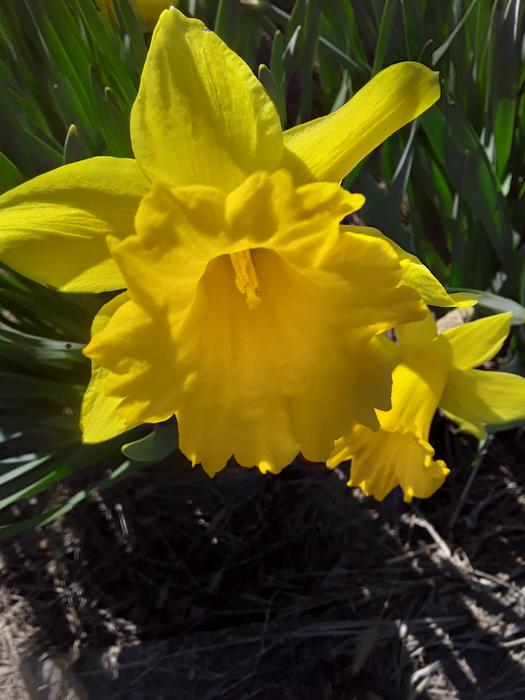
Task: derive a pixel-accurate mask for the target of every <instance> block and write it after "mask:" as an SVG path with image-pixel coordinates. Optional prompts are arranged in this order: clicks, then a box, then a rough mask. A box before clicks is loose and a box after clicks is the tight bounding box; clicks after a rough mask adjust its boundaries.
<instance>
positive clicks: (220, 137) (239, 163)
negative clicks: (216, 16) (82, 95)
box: [131, 8, 283, 191]
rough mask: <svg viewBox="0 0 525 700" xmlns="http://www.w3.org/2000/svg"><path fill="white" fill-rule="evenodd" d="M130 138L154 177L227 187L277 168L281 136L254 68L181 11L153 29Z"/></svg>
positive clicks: (176, 183) (166, 14) (172, 12)
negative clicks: (262, 171) (253, 71)
mask: <svg viewBox="0 0 525 700" xmlns="http://www.w3.org/2000/svg"><path fill="white" fill-rule="evenodd" d="M131 138H132V143H133V151H134V153H135V157H136V158H137V160H138V162H139V164H140V166H141V167H142V168H143V170H144V172H145V173H146V174H147V175H148V177H150V178H151V179H152V180H160V181H161V182H164V183H166V184H168V185H172V186H180V185H193V184H200V185H214V186H215V187H220V188H222V189H224V190H226V191H230V190H232V189H233V188H235V187H236V186H237V185H238V184H239V183H240V182H242V180H243V179H244V178H245V177H246V176H247V175H249V174H250V173H252V172H254V171H255V170H274V169H275V168H276V167H278V165H279V163H280V160H281V153H282V139H283V137H282V132H281V126H280V122H279V117H278V115H277V112H276V111H275V108H274V106H273V103H272V102H271V100H270V98H269V97H268V96H267V94H266V92H265V91H264V89H263V87H262V85H261V84H260V83H259V81H258V80H257V79H256V77H255V76H254V74H253V73H252V71H251V70H250V68H249V67H248V66H247V65H246V64H245V63H244V61H243V60H242V59H241V58H239V56H237V55H236V54H235V53H234V52H233V51H231V50H230V49H229V48H228V47H227V46H226V44H225V43H224V42H223V41H222V40H221V39H219V37H218V36H217V35H216V34H214V33H213V32H210V31H208V30H207V29H206V27H205V26H204V25H203V24H202V22H200V21H198V20H195V19H188V18H186V17H185V16H184V15H183V14H182V13H180V12H179V11H178V10H176V9H175V8H171V9H170V10H167V11H166V12H163V13H162V15H161V17H160V19H159V22H158V24H157V26H156V28H155V32H154V34H153V39H152V42H151V47H150V50H149V52H148V56H147V58H146V64H145V66H144V71H143V73H142V78H141V83H140V89H139V93H138V96H137V99H136V101H135V104H134V105H133V110H132V113H131Z"/></svg>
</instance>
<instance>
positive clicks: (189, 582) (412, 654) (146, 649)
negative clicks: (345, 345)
mask: <svg viewBox="0 0 525 700" xmlns="http://www.w3.org/2000/svg"><path fill="white" fill-rule="evenodd" d="M435 439H436V441H437V444H440V445H441V446H442V449H441V450H440V454H439V456H442V457H445V458H446V459H447V461H448V463H449V465H450V466H452V468H453V473H452V475H451V476H450V478H449V480H448V482H447V484H446V485H445V486H444V487H443V489H442V490H441V491H440V492H439V493H438V494H437V495H436V496H435V497H434V498H433V499H430V500H429V501H426V502H419V503H418V504H416V506H406V505H404V504H403V503H402V501H401V499H400V497H399V495H398V494H393V495H392V496H391V497H390V498H389V499H388V500H387V502H385V503H384V504H382V505H378V504H376V503H375V502H374V501H372V500H370V499H366V498H364V497H362V496H360V494H359V493H358V492H355V491H352V490H350V489H348V488H347V487H346V486H345V483H344V478H343V476H344V475H343V473H342V472H328V471H327V470H325V469H324V468H323V467H322V466H321V465H311V464H304V463H301V462H299V461H298V462H297V463H295V464H293V465H292V466H291V467H289V468H288V469H287V470H285V472H283V474H282V475H281V476H279V477H277V478H274V477H263V476H261V475H259V474H258V473H256V471H255V470H245V469H241V468H237V467H232V468H230V469H228V470H226V471H225V472H224V473H223V474H221V475H219V476H218V477H216V478H215V479H214V480H209V479H208V478H207V477H205V476H204V475H203V474H202V473H201V472H200V471H197V470H195V471H191V470H190V469H189V467H188V466H187V465H186V464H185V462H184V460H182V458H178V457H177V458H173V459H171V460H168V461H167V462H166V463H164V464H163V465H162V466H159V467H156V468H150V469H148V470H145V471H143V472H141V473H140V474H139V475H137V476H136V477H134V478H133V479H131V480H129V481H127V482H124V483H123V484H122V485H120V486H119V487H117V488H116V489H114V490H113V491H111V492H104V493H103V494H101V495H100V496H98V497H97V498H95V499H92V500H91V501H90V502H89V503H87V505H85V506H83V507H80V508H78V509H77V510H76V511H75V512H73V513H72V514H70V515H69V516H67V517H66V518H64V519H62V520H61V521H59V522H57V523H55V524H53V525H51V526H47V527H46V528H44V529H43V530H41V531H39V532H38V533H37V534H35V533H33V534H28V535H25V536H24V537H21V538H19V539H18V540H17V541H13V542H10V543H7V544H4V545H3V547H2V557H3V584H4V585H3V593H2V596H3V599H2V600H0V603H1V604H2V605H3V613H2V617H1V618H0V624H2V635H3V637H2V640H3V641H2V647H1V649H2V656H3V657H4V659H3V662H2V663H3V668H4V669H8V667H9V663H10V662H9V659H11V661H12V659H13V658H15V657H16V656H17V655H18V658H19V660H20V659H21V657H22V656H23V655H24V650H26V652H25V653H26V654H29V653H31V654H32V655H33V662H31V663H33V664H35V663H36V662H35V661H34V659H35V658H36V656H37V655H38V654H39V653H42V652H46V653H47V654H48V656H49V658H50V659H52V660H53V659H54V660H55V661H56V660H58V661H57V663H60V664H62V665H64V664H65V665H66V666H68V673H69V674H70V675H71V674H74V677H75V679H76V681H77V683H79V684H80V685H79V686H77V692H78V695H74V694H73V695H71V697H79V698H80V697H85V695H84V696H83V695H82V694H83V692H84V691H83V690H82V689H81V687H80V686H82V687H83V688H84V689H85V690H86V691H87V692H88V696H89V697H90V698H96V700H99V699H100V700H105V698H115V700H116V699H122V700H124V699H125V700H138V699H139V698H140V699H143V698H144V699H145V698H147V699H148V700H149V699H151V698H155V699H158V700H163V699H168V698H169V699H171V698H175V699H178V698H181V699H184V700H186V699H188V700H214V699H219V698H224V699H228V700H237V699H239V700H241V699H242V700H248V699H249V698H250V699H251V698H253V699H254V700H261V699H264V698H271V699H272V700H277V699H280V698H284V699H288V698H290V699H294V698H300V699H301V700H303V699H306V700H308V699H310V698H311V699H312V700H313V699H315V700H324V699H326V700H330V699H334V698H337V699H339V698H344V699H346V698H358V699H360V698H366V699H369V700H374V699H376V700H377V698H384V699H385V700H386V699H388V700H390V699H392V700H398V699H399V698H411V697H418V698H432V699H433V698H456V697H458V698H480V699H482V700H492V699H494V700H496V698H516V699H519V698H524V697H525V622H524V613H525V545H524V542H525V517H524V515H525V472H524V470H523V465H524V461H525V460H524V457H525V433H524V432H523V431H520V432H517V431H515V432H509V433H505V434H501V435H500V436H498V437H496V438H495V439H494V440H492V442H491V443H490V444H489V446H488V450H487V453H486V454H485V455H484V456H483V458H482V459H481V460H478V467H477V473H476V475H475V478H474V479H473V480H472V483H471V486H470V488H469V489H468V490H466V486H467V482H468V481H469V477H470V475H471V474H472V468H473V467H472V464H473V463H476V452H475V444H474V442H473V441H471V440H470V439H468V438H465V437H462V436H451V434H450V433H449V430H448V428H447V427H446V426H445V425H444V423H443V422H438V424H437V426H436V428H435ZM458 506H460V507H459V510H458ZM66 662H67V663H66ZM101 664H104V665H105V667H106V671H105V672H103V673H102V672H101V671H100V667H101ZM69 665H71V666H72V672H71V671H70V669H69ZM8 677H9V678H10V681H9V682H14V681H13V676H8V673H7V671H6V672H5V679H7V678H8ZM6 682H7V681H6ZM14 687H15V686H14V685H13V686H12V688H14ZM20 692H21V691H20ZM72 692H73V691H72ZM10 693H11V695H6V697H13V698H14V697H15V694H14V690H12V691H10ZM1 697H4V696H3V695H2V696H1ZM20 697H22V695H20ZM39 697H41V696H39ZM46 697H47V696H46ZM63 697H65V695H64V696H63Z"/></svg>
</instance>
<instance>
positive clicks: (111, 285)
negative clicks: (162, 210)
mask: <svg viewBox="0 0 525 700" xmlns="http://www.w3.org/2000/svg"><path fill="white" fill-rule="evenodd" d="M147 188H148V182H147V180H146V179H145V178H144V176H143V175H142V173H141V171H140V169H139V168H138V166H137V164H136V163H135V161H134V160H130V159H127V158H104V157H103V158H90V159H89V160H82V161H79V162H77V163H72V164H71V165H65V166H63V167H61V168H57V169H56V170H52V171H50V172H48V173H45V174H44V175H40V176H39V177H36V178H34V179H33V180H29V182H26V183H24V184H23V185H20V186H19V187H16V188H15V189H13V190H10V191H9V192H6V193H5V194H4V195H2V196H1V197H0V232H1V233H0V259H1V260H2V261H3V262H5V263H6V264H7V265H9V266H10V267H12V268H13V269H14V270H16V271H17V272H20V273H22V274H23V275H25V276H26V277H30V278H31V279H34V280H36V281H37V282H41V283H42V284H50V285H53V286H54V287H58V288H59V289H61V290H63V291H66V292H102V291H109V290H113V289H122V288H123V286H124V283H123V280H122V276H121V274H120V272H119V271H118V268H117V266H116V265H115V262H114V261H113V260H112V259H111V256H110V254H109V251H108V248H107V245H106V235H108V234H112V235H114V236H117V237H118V238H125V237H126V236H128V235H130V234H132V233H133V231H134V223H133V220H134V217H135V213H136V211H137V207H138V204H139V201H140V198H141V197H142V196H143V195H144V193H145V192H146V191H147Z"/></svg>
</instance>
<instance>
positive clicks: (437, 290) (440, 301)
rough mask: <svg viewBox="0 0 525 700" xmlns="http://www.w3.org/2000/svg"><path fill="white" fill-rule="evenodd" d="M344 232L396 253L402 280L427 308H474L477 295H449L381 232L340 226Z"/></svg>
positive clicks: (414, 259)
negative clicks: (384, 245)
mask: <svg viewBox="0 0 525 700" xmlns="http://www.w3.org/2000/svg"><path fill="white" fill-rule="evenodd" d="M342 228H343V229H344V230H345V231H353V232H354V233H364V234H366V235H367V236H376V237H377V238H380V239H382V240H384V241H387V242H388V243H389V245H391V246H392V248H393V249H394V250H395V251H396V253H397V255H398V257H399V261H400V263H401V267H402V268H403V280H404V283H405V284H406V285H407V287H412V289H415V290H416V291H417V293H418V294H419V295H420V296H421V298H422V299H423V301H424V302H425V304H428V305H429V306H445V307H448V306H459V307H463V306H466V307H470V306H474V305H475V304H476V303H477V301H478V299H479V295H477V294H474V293H472V294H469V293H467V292H457V293H455V294H449V293H448V292H447V290H446V289H445V287H443V285H442V284H441V282H440V281H439V280H438V279H437V278H436V277H434V275H433V274H432V272H430V270H429V269H428V267H426V266H425V265H423V263H422V262H421V260H420V259H419V258H418V257H416V256H415V255H412V254H411V253H407V252H406V250H403V248H401V246H400V245H398V244H397V243H396V242H395V241H393V240H391V239H390V238H388V237H387V236H385V235H384V234H383V233H381V231H379V230H378V229H376V228H371V227H370V226H342Z"/></svg>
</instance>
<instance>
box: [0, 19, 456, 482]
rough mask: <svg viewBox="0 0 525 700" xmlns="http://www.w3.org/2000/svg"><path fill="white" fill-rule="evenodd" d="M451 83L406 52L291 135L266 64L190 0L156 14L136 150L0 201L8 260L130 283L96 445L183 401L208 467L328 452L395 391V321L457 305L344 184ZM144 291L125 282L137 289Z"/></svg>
mask: <svg viewBox="0 0 525 700" xmlns="http://www.w3.org/2000/svg"><path fill="white" fill-rule="evenodd" d="M438 97H439V84H438V78H437V74H436V73H433V72H432V71H430V70H429V69H427V68H425V67H424V66H422V65H420V64H417V63H411V62H408V63H401V64H397V65H394V66H391V67H389V68H387V69H385V70H384V71H382V72H381V73H379V74H378V75H377V76H375V77H374V79H373V80H372V81H371V82H370V83H369V84H367V85H366V86H365V87H364V88H363V89H362V90H360V91H359V92H358V93H357V94H356V95H355V96H354V97H353V98H352V100H350V101H349V102H348V103H347V104H346V105H344V106H343V107H342V108H341V109H339V110H338V111H336V112H334V113H333V114H331V115H329V116H327V117H324V118H321V119H317V120H314V121H312V122H309V123H307V124H304V125H301V126H298V127H295V128H293V129H291V130H289V131H285V132H284V133H283V132H282V130H281V127H280V122H279V118H278V115H277V113H276V111H275V108H274V106H273V104H272V102H271V101H270V99H269V98H268V96H267V95H266V93H265V91H264V89H263V88H262V86H261V84H260V83H259V82H258V81H257V79H256V78H255V76H254V75H253V73H252V72H251V70H250V69H249V68H248V66H247V65H246V64H245V63H244V62H243V61H242V60H241V59H240V58H239V57H238V56H237V55H236V54H234V53H233V52H232V51H230V50H229V49H228V48H227V46H226V45H225V44H224V43H223V42H222V41H221V40H220V39H219V38H218V37H217V36H216V35H215V34H214V33H213V32H210V31H208V30H206V28H205V27H204V25H203V24H202V23H201V22H199V21H197V20H192V19H187V18H186V17H185V16H184V15H182V14H181V13H180V12H179V11H178V10H175V9H173V8H172V9H170V10H168V11H165V12H164V13H163V14H162V15H161V17H160V20H159V22H158V23H157V26H156V29H155V32H154V35H153V39H152V44H151V47H150V50H149V53H148V56H147V59H146V63H145V66H144V71H143V74H142V78H141V84H140V89H139V93H138V96H137V99H136V102H135V104H134V107H133V110H132V114H131V138H132V144H133V151H134V154H135V158H136V160H133V159H117V158H104V157H103V158H92V159H89V160H85V161H81V162H78V163H75V164H72V165H68V166H64V167H63V168H59V169H57V170H55V171H52V172H50V173H47V174H45V175H42V176H40V177H38V178H35V179H34V180H32V181H30V182H28V183H25V184H24V185H22V186H20V187H18V188H16V189H14V190H12V191H11V192H9V193H7V194H6V195H4V196H3V197H2V198H0V226H1V230H2V234H1V236H0V256H1V258H2V259H3V260H4V261H5V262H6V263H7V264H9V265H11V266H12V267H13V268H14V269H16V270H18V271H20V272H21V273H23V274H25V275H27V276H29V277H32V278H33V279H36V280H38V281H40V282H43V283H47V284H52V285H54V286H56V287H58V288H60V289H62V290H64V291H68V292H85V291H91V292H101V291H111V290H114V291H121V292H122V293H120V294H118V295H117V296H115V298H114V299H112V300H111V301H110V302H109V303H108V304H106V305H105V306H104V307H103V308H102V309H101V311H100V312H99V314H98V315H97V317H96V318H95V320H94V323H93V328H92V339H91V342H90V343H89V345H88V346H87V348H86V351H85V352H86V354H87V355H88V356H89V357H90V358H91V359H92V360H93V376H92V381H91V383H90V385H89V387H88V390H87V392H86V395H85V399H84V403H83V408H82V419H81V423H82V430H83V436H84V440H85V441H86V442H98V441H102V440H106V439H108V438H111V437H113V436H114V435H117V434H119V433H121V432H124V431H125V430H127V429H129V428H131V427H134V426H136V425H138V424H140V423H142V422H147V423H156V422H159V421H163V420H165V419H167V418H168V417H170V416H172V415H176V416H177V419H178V423H179V432H180V446H181V449H182V451H183V452H184V453H185V454H186V455H187V456H188V458H189V459H190V460H191V461H192V462H193V463H194V464H196V463H199V462H200V463H202V465H203V467H204V468H205V469H206V471H207V472H208V473H210V474H214V473H215V472H217V471H218V470H220V469H222V468H223V467H224V465H225V464H226V462H227V461H228V459H229V458H230V457H231V456H232V455H233V456H234V457H235V459H236V460H237V462H238V463H240V464H241V465H245V466H253V465H257V466H258V467H259V468H260V469H261V470H262V471H272V472H278V471H279V470H280V469H282V468H283V467H284V466H285V465H286V464H287V463H289V462H290V461H291V459H292V458H293V457H294V456H295V455H296V454H297V453H298V452H302V453H303V454H304V456H305V457H306V458H308V459H311V460H316V461H324V460H326V458H327V457H328V456H329V454H330V450H331V449H332V446H333V442H334V440H335V439H336V438H337V437H339V436H341V435H343V434H346V433H348V431H349V430H350V428H351V426H352V424H353V422H354V421H356V420H358V421H359V422H360V423H361V424H363V425H367V426H369V427H370V428H371V429H374V428H377V427H378V422H377V418H376V414H375V409H382V410H384V411H386V410H388V408H389V407H390V386H391V368H392V357H391V356H390V349H389V348H388V347H385V344H384V343H383V342H382V341H381V339H380V334H381V333H382V332H384V331H385V330H387V329H389V328H392V327H393V326H398V327H399V326H400V325H401V324H404V323H409V322H413V321H415V320H417V319H418V318H421V317H422V316H423V314H424V310H425V304H424V303H423V301H422V298H423V299H424V301H425V302H427V303H433V304H438V305H452V304H454V303H455V300H454V299H452V298H451V297H450V296H448V295H447V293H446V292H445V290H444V289H443V287H441V285H440V284H439V282H438V281H437V280H436V279H435V278H434V277H432V275H431V274H430V272H429V271H428V270H427V269H426V268H425V267H424V266H423V265H422V264H421V263H420V262H419V261H418V260H417V258H414V257H412V256H409V255H407V254H405V253H404V252H403V251H401V250H400V249H398V248H397V247H396V246H394V244H392V243H391V242H390V241H389V240H388V239H387V238H385V237H383V236H381V234H379V232H377V231H374V230H373V229H368V228H365V227H341V226H340V221H341V220H342V219H343V217H345V216H346V215H348V214H350V213H352V212H354V211H356V210H357V209H358V208H359V207H360V206H361V205H362V203H363V201H364V200H363V197H362V196H361V195H358V194H350V193H348V192H346V191H344V190H343V189H342V188H341V187H340V186H339V184H338V183H339V182H340V180H341V179H342V178H343V177H344V176H345V175H346V174H347V172H349V171H350V170H351V169H352V168H353V167H354V166H355V165H356V164H357V163H358V162H359V160H361V159H362V158H363V157H364V156H365V155H366V154H367V153H369V152H370V151H371V150H372V149H373V148H375V147H376V146H377V145H378V144H379V143H380V142H381V141H383V140H384V139H385V138H387V137H388V136H389V135H390V134H391V133H392V132H393V131H395V130H396V129H398V128H400V127H401V126H402V125H404V124H406V123H407V122H408V121H410V120H411V119H414V118H415V117H417V116H418V115H419V114H420V113H421V112H422V111H424V110H425V109H427V108H428V107H429V106H430V105H431V104H432V103H433V102H435V100H436V99H437V98H438ZM122 290H127V291H122Z"/></svg>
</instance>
